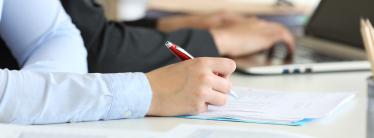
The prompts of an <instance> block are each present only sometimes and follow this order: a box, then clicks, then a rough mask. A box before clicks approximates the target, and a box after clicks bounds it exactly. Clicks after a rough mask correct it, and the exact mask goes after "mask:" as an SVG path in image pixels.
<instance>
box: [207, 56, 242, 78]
mask: <svg viewBox="0 0 374 138" xmlns="http://www.w3.org/2000/svg"><path fill="white" fill-rule="evenodd" d="M210 67H211V69H212V71H213V72H214V73H217V75H219V76H221V77H223V78H227V77H228V76H229V75H230V74H231V73H233V72H234V71H235V69H236V64H235V62H234V61H233V60H231V59H227V58H214V59H212V63H211V64H210Z"/></svg>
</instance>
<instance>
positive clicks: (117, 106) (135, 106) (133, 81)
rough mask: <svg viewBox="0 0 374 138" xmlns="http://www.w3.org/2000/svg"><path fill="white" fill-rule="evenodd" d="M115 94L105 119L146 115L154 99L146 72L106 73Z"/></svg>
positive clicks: (105, 78) (107, 80) (106, 78)
mask: <svg viewBox="0 0 374 138" xmlns="http://www.w3.org/2000/svg"><path fill="white" fill-rule="evenodd" d="M104 80H105V81H106V82H107V83H108V86H109V89H110V90H111V92H112V94H113V99H112V104H111V106H110V108H109V111H108V115H107V117H106V118H105V120H113V119H122V118H140V117H144V116H145V115H146V113H147V112H148V110H149V107H150V105H151V101H152V89H151V87H150V84H149V82H148V79H147V77H146V75H145V74H144V73H122V74H106V75H105V77H104Z"/></svg>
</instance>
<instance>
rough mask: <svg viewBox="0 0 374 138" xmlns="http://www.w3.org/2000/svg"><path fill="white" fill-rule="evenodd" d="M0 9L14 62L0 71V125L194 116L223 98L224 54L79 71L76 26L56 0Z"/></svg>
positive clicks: (8, 1) (82, 54) (82, 53)
mask: <svg viewBox="0 0 374 138" xmlns="http://www.w3.org/2000/svg"><path fill="white" fill-rule="evenodd" d="M0 12H1V13H0V15H1V17H0V35H1V38H2V39H3V40H4V41H5V43H6V44H7V46H8V48H9V49H10V51H11V52H12V54H13V55H14V57H15V58H16V60H17V62H18V64H19V65H20V66H21V70H8V69H0V122H2V123H17V124H48V123H64V122H80V121H94V120H110V119H122V118H139V117H144V116H146V115H152V116H174V115H185V114H196V113H200V112H204V111H206V110H207V105H209V104H213V105H223V104H225V102H226V99H227V92H228V91H229V90H230V87H231V84H230V81H229V79H228V78H229V77H230V74H231V73H232V72H233V71H234V69H235V63H234V62H233V61H232V60H230V59H226V58H196V59H193V60H189V61H185V62H181V63H177V64H172V65H169V66H166V67H163V68H159V69H157V70H154V71H151V72H149V73H146V74H145V73H136V72H135V73H117V74H87V61H86V56H87V53H86V50H85V48H84V44H83V41H82V38H81V36H80V32H79V31H78V30H77V29H76V27H75V26H74V25H73V24H72V23H71V19H70V18H69V17H68V16H67V14H66V13H65V11H64V9H63V8H62V6H61V4H60V2H59V0H32V1H24V0H0ZM0 60H1V59H0ZM214 72H217V73H219V74H222V75H223V77H219V76H217V75H215V74H214Z"/></svg>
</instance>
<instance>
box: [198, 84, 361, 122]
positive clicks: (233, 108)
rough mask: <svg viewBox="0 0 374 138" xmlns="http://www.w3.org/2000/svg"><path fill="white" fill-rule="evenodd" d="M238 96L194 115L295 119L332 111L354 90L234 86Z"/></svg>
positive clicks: (200, 116)
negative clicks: (312, 90) (324, 90)
mask: <svg viewBox="0 0 374 138" xmlns="http://www.w3.org/2000/svg"><path fill="white" fill-rule="evenodd" d="M235 91H236V93H237V94H238V97H237V98H232V97H231V98H230V99H229V101H228V102H227V104H226V105H224V106H209V107H208V111H207V112H205V113H201V114H198V115H196V116H192V117H195V118H204V119H209V118H236V119H240V120H243V121H249V122H253V121H264V122H280V123H287V122H295V121H300V120H303V119H318V118H323V117H326V116H328V115H329V114H331V113H332V112H333V111H334V110H335V109H337V108H338V107H339V106H340V105H342V104H344V103H345V102H347V101H349V100H350V99H352V98H353V97H354V93H353V92H277V91H265V90H254V89H249V88H236V89H235Z"/></svg>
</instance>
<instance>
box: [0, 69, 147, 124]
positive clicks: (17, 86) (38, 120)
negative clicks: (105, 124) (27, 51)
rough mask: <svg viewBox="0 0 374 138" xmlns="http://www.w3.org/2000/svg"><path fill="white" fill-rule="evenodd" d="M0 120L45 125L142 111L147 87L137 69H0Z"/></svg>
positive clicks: (137, 114) (135, 115)
mask: <svg viewBox="0 0 374 138" xmlns="http://www.w3.org/2000/svg"><path fill="white" fill-rule="evenodd" d="M0 97H1V100H0V103H1V104H0V121H1V122H3V123H17V124H48V123H65V122H80V121H97V120H110V119H121V118H138V117H143V116H145V114H146V112H147V111H148V108H149V106H150V102H151V97H152V92H151V88H150V86H149V84H148V80H147V78H146V77H145V75H144V74H142V73H125V74H86V75H79V74H67V73H34V72H30V71H9V70H0Z"/></svg>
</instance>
